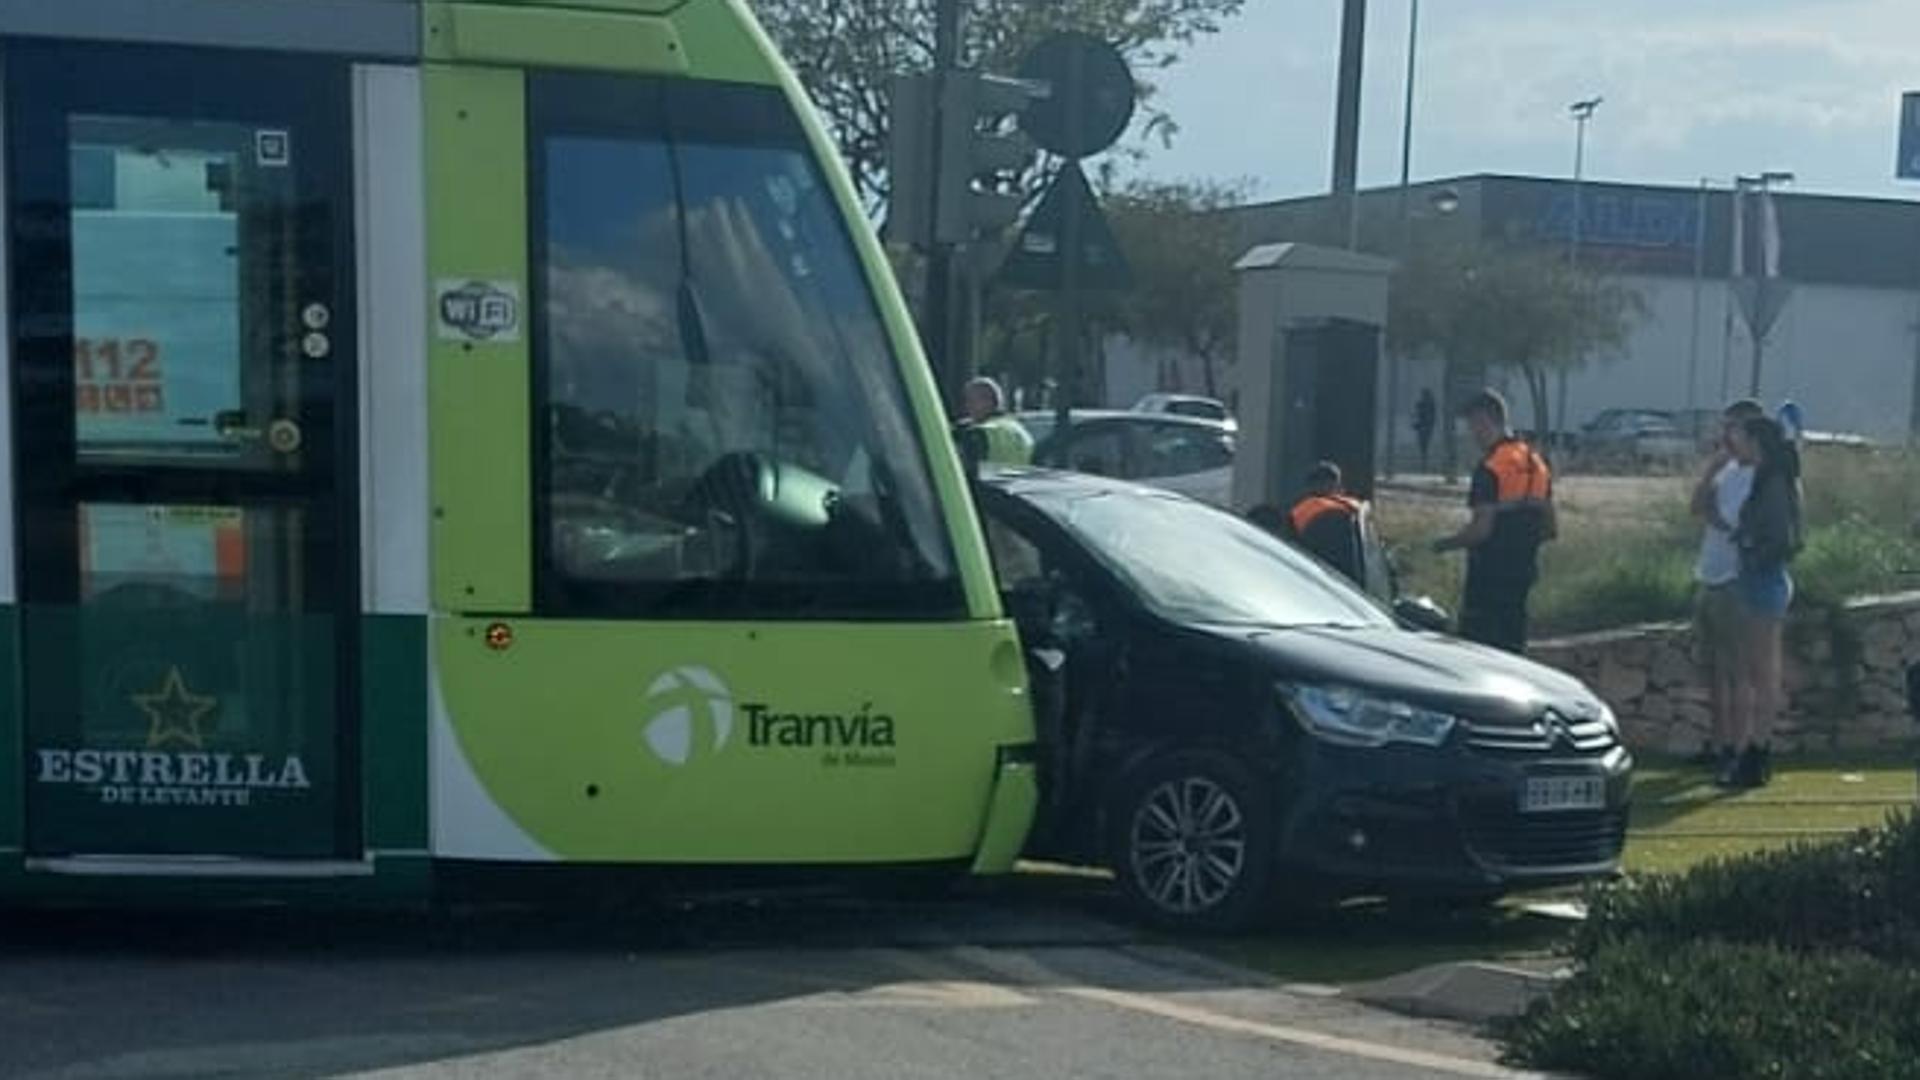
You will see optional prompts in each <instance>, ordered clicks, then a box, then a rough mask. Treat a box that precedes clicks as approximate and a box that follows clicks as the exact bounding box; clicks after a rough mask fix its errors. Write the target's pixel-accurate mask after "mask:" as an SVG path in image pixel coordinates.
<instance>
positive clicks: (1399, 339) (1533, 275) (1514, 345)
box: [1387, 244, 1646, 434]
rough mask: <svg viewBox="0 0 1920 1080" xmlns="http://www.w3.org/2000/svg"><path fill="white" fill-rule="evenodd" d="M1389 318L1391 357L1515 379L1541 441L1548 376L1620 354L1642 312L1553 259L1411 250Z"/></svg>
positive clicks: (1628, 298) (1597, 278)
mask: <svg viewBox="0 0 1920 1080" xmlns="http://www.w3.org/2000/svg"><path fill="white" fill-rule="evenodd" d="M1389 309H1390V310H1389V313H1388V317H1387V337H1388V345H1389V347H1390V348H1394V349H1397V350H1399V351H1401V352H1402V353H1406V354H1412V353H1417V352H1421V351H1424V350H1429V349H1431V350H1434V351H1437V352H1438V353H1439V354H1440V355H1441V356H1442V357H1444V358H1445V359H1446V361H1447V363H1448V365H1449V367H1451V366H1452V365H1453V364H1456V363H1462V362H1477V363H1482V364H1485V365H1486V366H1488V367H1490V368H1500V367H1507V368H1512V369H1514V370H1516V371H1518V372H1519V373H1520V375H1521V377H1522V378H1523V379H1525V381H1526V384H1527V392H1528V396H1529V398H1530V399H1531V403H1532V406H1533V418H1534V427H1535V430H1536V431H1539V432H1541V433H1543V434H1545V433H1549V432H1551V431H1552V425H1551V423H1550V421H1549V415H1548V405H1547V377H1548V375H1549V374H1551V373H1552V372H1554V371H1559V370H1572V369H1575V368H1578V367H1580V366H1581V365H1583V364H1584V363H1586V361H1587V359H1588V358H1589V357H1590V356H1593V355H1595V354H1599V355H1601V356H1603V357H1604V356H1606V355H1607V354H1609V353H1614V352H1617V351H1618V350H1619V348H1620V347H1621V346H1622V345H1624V344H1625V343H1626V340H1627V336H1628V335H1629V334H1631V333H1632V332H1633V327H1634V324H1635V323H1636V322H1637V321H1638V320H1639V319H1640V318H1641V317H1642V316H1643V315H1644V314H1645V312H1646V304H1645V301H1644V299H1643V298H1642V297H1641V296H1640V294H1639V293H1638V292H1636V291H1635V290H1633V289H1632V288H1630V287H1628V286H1626V285H1624V284H1622V283H1621V282H1619V281H1618V280H1617V279H1614V278H1611V277H1609V276H1607V275H1605V274H1604V273H1601V272H1599V271H1596V270H1594V269H1591V268H1588V267H1578V268H1576V267H1574V266H1570V265H1568V263H1567V261H1566V259H1565V257H1564V256H1562V255H1560V254H1557V253H1549V252H1544V251H1530V250H1525V249H1518V248H1508V247H1495V246H1491V245H1484V244H1459V245H1445V246H1437V247H1427V248H1416V249H1415V250H1414V251H1413V252H1412V253H1411V255H1410V256H1409V257H1408V258H1407V259H1406V260H1405V261H1404V262H1403V263H1402V265H1401V268H1400V270H1399V272H1398V273H1397V274H1396V275H1395V277H1394V281H1393V290H1392V293H1391V294H1390V297H1389Z"/></svg>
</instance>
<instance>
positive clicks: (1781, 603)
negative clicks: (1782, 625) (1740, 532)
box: [1735, 566, 1793, 619]
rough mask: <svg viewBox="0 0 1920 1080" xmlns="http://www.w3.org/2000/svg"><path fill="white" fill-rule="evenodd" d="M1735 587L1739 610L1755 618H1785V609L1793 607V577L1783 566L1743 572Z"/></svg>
mask: <svg viewBox="0 0 1920 1080" xmlns="http://www.w3.org/2000/svg"><path fill="white" fill-rule="evenodd" d="M1735 587H1736V588H1737V589H1738V590H1739V594H1740V606H1741V608H1742V609H1744V610H1745V612H1746V614H1748V615H1751V616H1753V617H1755V618H1761V619H1781V618H1785V617H1786V614H1787V609H1788V608H1789V607H1792V606H1793V577H1792V575H1790V574H1788V573H1787V568H1786V567H1784V566H1779V567H1775V568H1773V569H1771V570H1753V571H1743V572H1742V573H1741V574H1740V580H1739V581H1738V582H1736V583H1735Z"/></svg>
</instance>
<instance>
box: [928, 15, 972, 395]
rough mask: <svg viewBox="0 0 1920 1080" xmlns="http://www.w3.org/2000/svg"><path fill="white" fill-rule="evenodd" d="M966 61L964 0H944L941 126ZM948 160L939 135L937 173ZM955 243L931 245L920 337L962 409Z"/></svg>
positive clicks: (939, 37)
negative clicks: (949, 85) (950, 84)
mask: <svg viewBox="0 0 1920 1080" xmlns="http://www.w3.org/2000/svg"><path fill="white" fill-rule="evenodd" d="M959 66H960V0H939V6H938V7H937V8H936V9H935V12H934V32H933V72H934V77H935V79H936V82H935V86H936V91H935V95H934V96H935V99H936V101H937V102H938V104H936V106H935V109H936V111H935V113H934V117H935V127H934V130H936V131H938V130H941V129H942V128H943V127H944V126H945V125H946V123H947V122H948V121H947V118H946V117H945V115H943V114H944V111H945V108H946V105H945V97H946V95H945V94H943V93H941V92H939V89H938V88H940V87H944V86H945V85H946V82H947V80H948V79H949V78H950V77H951V75H952V73H953V72H954V71H955V70H957V69H958V68H959ZM945 168H946V163H945V162H943V161H942V160H941V147H940V140H939V139H935V140H933V172H932V174H931V175H932V176H934V177H936V178H938V177H941V176H943V175H945ZM927 197H928V199H929V200H931V202H932V203H933V205H932V206H931V207H929V209H928V214H927V220H929V221H938V220H939V215H940V206H939V201H940V184H939V183H938V181H937V180H936V182H935V183H932V184H930V185H928V196H927ZM953 258H954V253H953V247H952V245H950V244H947V243H945V242H943V241H941V240H940V239H939V238H938V237H936V238H935V239H934V240H933V242H932V243H931V244H929V245H927V296H926V306H925V316H924V318H925V323H926V325H925V326H923V327H921V332H920V339H921V342H922V344H923V345H924V346H925V347H926V350H927V359H928V361H929V362H930V363H931V364H932V365H933V374H934V380H935V382H936V383H937V384H938V385H939V387H940V399H941V404H942V407H944V408H946V409H948V410H956V409H957V408H958V407H959V401H960V391H961V388H962V386H964V385H965V382H966V379H967V373H966V371H965V366H966V365H965V363H964V361H963V358H962V357H960V356H958V355H956V353H955V350H954V348H953V293H954V288H953Z"/></svg>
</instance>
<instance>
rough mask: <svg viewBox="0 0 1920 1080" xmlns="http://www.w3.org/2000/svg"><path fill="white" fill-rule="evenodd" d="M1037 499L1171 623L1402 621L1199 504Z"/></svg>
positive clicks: (1116, 496)
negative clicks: (1394, 619)
mask: <svg viewBox="0 0 1920 1080" xmlns="http://www.w3.org/2000/svg"><path fill="white" fill-rule="evenodd" d="M1033 501H1034V502H1035V503H1036V504H1037V505H1039V507H1040V508H1041V510H1042V511H1043V512H1045V513H1046V514H1047V515H1048V516H1049V517H1051V518H1052V519H1053V520H1054V521H1056V522H1058V523H1059V524H1060V525H1061V526H1063V527H1064V528H1066V530H1067V531H1068V532H1069V533H1071V534H1072V535H1073V537H1074V539H1076V540H1078V541H1079V542H1080V543H1081V544H1083V545H1085V546H1086V547H1087V548H1089V549H1090V550H1091V551H1092V552H1093V553H1094V555H1095V557H1097V558H1098V559H1099V560H1100V561H1101V562H1103V563H1105V564H1106V565H1107V566H1108V567H1109V568H1110V569H1112V570H1113V571H1114V572H1115V573H1117V574H1119V575H1120V576H1121V577H1122V578H1123V579H1125V580H1126V582H1127V583H1128V584H1129V585H1130V586H1131V587H1132V588H1133V590H1134V591H1135V592H1136V593H1137V594H1138V595H1139V596H1140V598H1141V599H1142V600H1143V601H1145V602H1146V604H1147V606H1148V607H1150V608H1152V609H1153V610H1154V611H1155V612H1157V613H1159V614H1160V615H1163V616H1165V617H1166V618H1169V619H1173V620H1176V621H1179V622H1189V623H1213V624H1220V625H1235V626H1272V627H1301V626H1338V627H1356V628H1359V627H1377V626H1391V625H1392V624H1393V623H1392V620H1391V619H1390V618H1389V617H1388V616H1387V614H1386V613H1385V612H1384V611H1382V610H1381V609H1380V607H1379V606H1378V605H1376V604H1375V603H1374V602H1373V601H1372V600H1371V599H1369V598H1368V597H1367V596H1366V595H1365V594H1363V593H1361V592H1360V591H1359V590H1357V589H1355V588H1353V587H1352V586H1350V585H1348V584H1346V583H1345V582H1344V581H1342V580H1341V579H1340V578H1339V577H1338V576H1336V575H1335V574H1334V573H1333V572H1332V571H1330V570H1328V569H1326V568H1325V567H1323V566H1322V565H1320V564H1319V563H1317V562H1315V561H1314V560H1312V559H1310V558H1308V557H1307V556H1305V555H1303V554H1301V553H1300V552H1298V551H1295V550H1294V549H1293V548H1292V547H1289V546H1288V545H1287V544H1285V543H1283V542H1281V541H1280V540H1277V539H1275V538H1274V537H1273V536H1272V535H1270V534H1268V533H1267V532H1265V531H1263V530H1261V529H1259V528H1257V527H1255V526H1253V525H1251V524H1249V523H1247V522H1245V521H1242V520H1241V519H1239V518H1237V517H1234V516H1233V515H1231V514H1227V513H1225V512H1223V511H1219V510H1215V509H1213V508H1212V507H1209V506H1205V505H1202V504H1200V503H1197V502H1194V501H1192V500H1190V499H1185V498H1181V497H1179V496H1174V495H1161V494H1154V493H1148V492H1127V491H1098V492H1091V493H1089V492H1075V493H1072V494H1069V495H1062V496H1052V497H1045V496H1043V497H1039V498H1036V499H1034V500H1033Z"/></svg>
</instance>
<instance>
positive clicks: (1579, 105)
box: [1540, 98, 1600, 447]
mask: <svg viewBox="0 0 1920 1080" xmlns="http://www.w3.org/2000/svg"><path fill="white" fill-rule="evenodd" d="M1599 105H1600V99H1599V98H1592V99H1590V100H1587V101H1582V102H1576V103H1575V104H1574V106H1573V119H1574V124H1575V132H1574V136H1573V234H1572V239H1571V241H1570V242H1569V244H1568V247H1567V265H1568V266H1569V267H1570V268H1572V269H1573V270H1575V271H1576V272H1577V271H1578V270H1579V268H1580V234H1581V231H1582V229H1583V227H1584V226H1585V224H1586V201H1585V184H1586V176H1587V121H1588V120H1590V119H1592V118H1593V110H1594V109H1596V108H1598V107H1599ZM1573 359H1577V358H1569V361H1568V362H1569V363H1571V362H1572V361H1573ZM1556 381H1557V382H1558V383H1559V402H1558V403H1557V407H1556V408H1555V410H1554V411H1555V413H1556V415H1555V416H1553V417H1548V418H1546V419H1547V430H1546V431H1543V432H1541V433H1540V437H1541V438H1542V439H1543V440H1545V445H1547V446H1548V447H1551V446H1552V445H1553V433H1554V429H1556V428H1558V429H1561V430H1565V428H1566V426H1567V369H1566V368H1565V367H1562V368H1561V369H1560V371H1559V377H1558V379H1557V380H1556Z"/></svg>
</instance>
